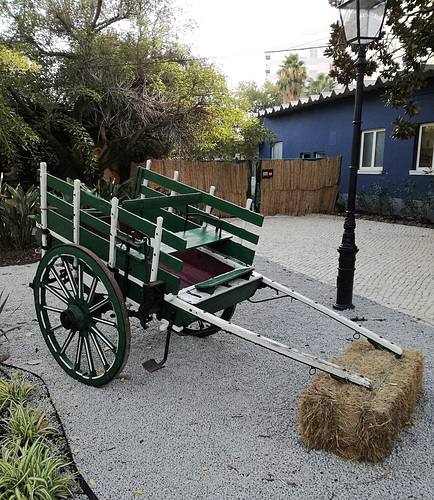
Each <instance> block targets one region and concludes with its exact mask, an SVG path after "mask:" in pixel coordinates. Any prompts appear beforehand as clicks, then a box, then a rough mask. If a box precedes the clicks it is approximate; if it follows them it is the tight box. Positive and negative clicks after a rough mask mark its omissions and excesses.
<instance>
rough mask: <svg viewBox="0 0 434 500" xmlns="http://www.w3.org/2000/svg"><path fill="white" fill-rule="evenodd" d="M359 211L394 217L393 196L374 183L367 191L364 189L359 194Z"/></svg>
mask: <svg viewBox="0 0 434 500" xmlns="http://www.w3.org/2000/svg"><path fill="white" fill-rule="evenodd" d="M357 209H358V210H360V211H362V212H364V213H368V214H372V215H393V213H394V209H393V196H392V195H391V194H390V193H389V191H388V190H387V189H383V188H382V187H381V186H380V184H379V183H377V182H374V183H372V184H371V186H370V187H369V190H368V191H367V190H366V189H365V188H364V187H362V188H361V189H360V190H359V192H358V194H357Z"/></svg>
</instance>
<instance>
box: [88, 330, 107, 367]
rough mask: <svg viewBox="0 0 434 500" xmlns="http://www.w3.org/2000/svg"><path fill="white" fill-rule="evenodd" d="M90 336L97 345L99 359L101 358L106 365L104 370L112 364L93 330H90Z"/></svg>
mask: <svg viewBox="0 0 434 500" xmlns="http://www.w3.org/2000/svg"><path fill="white" fill-rule="evenodd" d="M89 338H90V339H91V340H92V342H93V344H94V345H95V349H96V352H97V353H98V356H99V359H100V360H101V362H102V364H103V366H104V370H107V369H108V368H109V367H110V365H109V363H108V362H107V359H106V357H105V354H104V351H103V350H102V349H101V346H100V345H99V342H98V340H97V338H96V337H95V335H94V333H93V332H92V331H89Z"/></svg>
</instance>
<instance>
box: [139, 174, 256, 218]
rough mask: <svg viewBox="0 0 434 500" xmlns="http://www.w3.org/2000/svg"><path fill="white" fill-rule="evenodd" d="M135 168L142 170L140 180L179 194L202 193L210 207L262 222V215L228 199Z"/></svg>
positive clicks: (140, 191) (140, 190)
mask: <svg viewBox="0 0 434 500" xmlns="http://www.w3.org/2000/svg"><path fill="white" fill-rule="evenodd" d="M137 170H142V172H141V180H142V179H147V180H149V181H151V182H154V183H155V184H158V185H160V186H162V187H165V188H167V189H170V190H171V191H174V192H176V193H179V194H188V193H202V201H203V203H205V204H206V205H210V206H211V207H213V208H216V209H218V210H221V211H222V212H225V213H227V214H229V215H232V216H234V217H239V218H240V219H243V220H245V221H247V222H250V223H252V224H255V225H256V226H262V224H263V221H264V217H263V216H262V215H260V214H257V213H255V212H251V211H250V210H247V209H246V208H242V207H239V206H238V205H235V204H234V203H230V202H229V201H225V200H223V199H221V198H217V197H216V196H212V195H210V194H208V193H205V192H204V191H201V190H199V189H195V188H192V187H191V186H188V185H187V184H183V183H181V182H178V181H175V180H173V179H169V178H168V177H165V176H164V175H161V174H157V173H156V172H152V170H147V169H144V168H143V167H137ZM140 182H141V181H140ZM143 187H144V186H141V185H139V190H137V189H135V190H136V191H138V193H142V188H143ZM143 194H145V193H144V192H143Z"/></svg>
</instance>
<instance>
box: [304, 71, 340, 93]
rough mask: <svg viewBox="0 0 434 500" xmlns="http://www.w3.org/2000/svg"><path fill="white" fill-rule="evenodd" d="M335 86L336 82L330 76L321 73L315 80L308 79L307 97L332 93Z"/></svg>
mask: <svg viewBox="0 0 434 500" xmlns="http://www.w3.org/2000/svg"><path fill="white" fill-rule="evenodd" d="M335 85H336V83H335V81H334V80H333V79H332V78H331V77H330V76H329V75H325V74H324V73H320V74H319V75H318V76H317V77H316V79H315V80H314V79H313V78H308V80H307V87H306V92H307V95H318V94H321V93H322V92H330V91H331V90H333V88H334V87H335Z"/></svg>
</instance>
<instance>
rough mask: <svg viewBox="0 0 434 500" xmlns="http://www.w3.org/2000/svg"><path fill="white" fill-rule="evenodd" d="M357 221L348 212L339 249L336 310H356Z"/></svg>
mask: <svg viewBox="0 0 434 500" xmlns="http://www.w3.org/2000/svg"><path fill="white" fill-rule="evenodd" d="M355 227H356V221H355V218H354V213H353V212H347V216H346V219H345V223H344V235H343V237H342V244H341V246H340V247H339V248H338V252H339V267H338V277H337V295H336V303H335V304H334V305H333V307H334V308H335V309H338V310H340V311H343V310H344V309H354V305H353V284H354V271H355V270H356V253H357V252H358V251H359V249H358V248H357V246H356V243H355V231H354V230H355Z"/></svg>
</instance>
